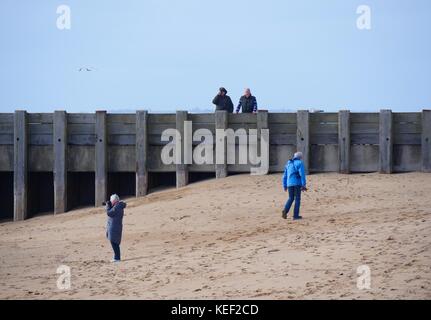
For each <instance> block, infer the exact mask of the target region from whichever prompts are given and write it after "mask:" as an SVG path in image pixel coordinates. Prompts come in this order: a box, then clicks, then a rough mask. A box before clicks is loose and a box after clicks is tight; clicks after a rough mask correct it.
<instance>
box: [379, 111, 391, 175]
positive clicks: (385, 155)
mask: <svg viewBox="0 0 431 320" xmlns="http://www.w3.org/2000/svg"><path fill="white" fill-rule="evenodd" d="M379 126H380V130H379V171H380V173H392V154H393V153H392V144H393V136H392V111H391V110H381V111H380V121H379Z"/></svg>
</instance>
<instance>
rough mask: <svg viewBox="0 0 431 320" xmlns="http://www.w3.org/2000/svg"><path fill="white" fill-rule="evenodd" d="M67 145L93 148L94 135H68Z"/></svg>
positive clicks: (94, 142)
mask: <svg viewBox="0 0 431 320" xmlns="http://www.w3.org/2000/svg"><path fill="white" fill-rule="evenodd" d="M67 143H68V144H69V145H77V146H94V145H95V144H96V135H95V134H68V136H67Z"/></svg>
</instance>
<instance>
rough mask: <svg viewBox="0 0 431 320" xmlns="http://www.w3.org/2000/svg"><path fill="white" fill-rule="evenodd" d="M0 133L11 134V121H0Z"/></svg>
mask: <svg viewBox="0 0 431 320" xmlns="http://www.w3.org/2000/svg"><path fill="white" fill-rule="evenodd" d="M0 134H13V121H12V122H8V123H0Z"/></svg>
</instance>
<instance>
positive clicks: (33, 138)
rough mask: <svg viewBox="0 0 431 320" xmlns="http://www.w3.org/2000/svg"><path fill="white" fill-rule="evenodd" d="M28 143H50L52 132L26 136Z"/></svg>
mask: <svg viewBox="0 0 431 320" xmlns="http://www.w3.org/2000/svg"><path fill="white" fill-rule="evenodd" d="M28 144H29V145H32V146H50V145H52V134H32V135H30V136H29V137H28Z"/></svg>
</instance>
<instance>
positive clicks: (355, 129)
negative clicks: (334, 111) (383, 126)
mask: <svg viewBox="0 0 431 320" xmlns="http://www.w3.org/2000/svg"><path fill="white" fill-rule="evenodd" d="M350 133H355V134H358V133H366V134H368V133H379V123H378V122H377V123H374V122H350Z"/></svg>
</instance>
